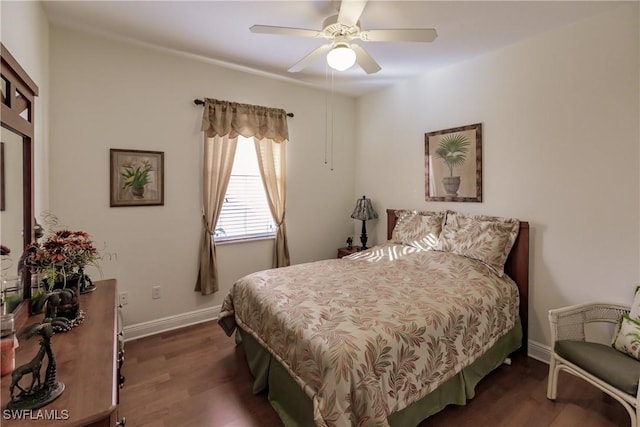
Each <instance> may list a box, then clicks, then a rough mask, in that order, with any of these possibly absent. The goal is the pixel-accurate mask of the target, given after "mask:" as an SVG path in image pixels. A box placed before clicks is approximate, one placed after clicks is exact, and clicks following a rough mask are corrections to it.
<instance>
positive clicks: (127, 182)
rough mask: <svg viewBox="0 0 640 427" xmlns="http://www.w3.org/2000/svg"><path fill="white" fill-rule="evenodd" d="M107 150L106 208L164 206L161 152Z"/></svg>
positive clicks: (162, 157)
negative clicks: (108, 186) (108, 164)
mask: <svg viewBox="0 0 640 427" xmlns="http://www.w3.org/2000/svg"><path fill="white" fill-rule="evenodd" d="M109 151H110V195H111V196H110V205H111V206H112V207H117V206H153V205H164V152H162V151H143V150H121V149H116V148H112V149H110V150H109Z"/></svg>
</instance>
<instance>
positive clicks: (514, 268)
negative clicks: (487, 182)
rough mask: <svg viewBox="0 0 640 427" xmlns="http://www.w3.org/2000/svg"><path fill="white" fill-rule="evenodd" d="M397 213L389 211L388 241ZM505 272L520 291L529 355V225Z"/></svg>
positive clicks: (522, 224) (522, 230) (521, 233)
mask: <svg viewBox="0 0 640 427" xmlns="http://www.w3.org/2000/svg"><path fill="white" fill-rule="evenodd" d="M396 220H397V217H396V211H395V210H394V209H387V240H390V239H391V234H392V232H393V227H395V226H396ZM504 272H505V273H507V275H508V276H509V277H511V278H512V279H513V281H514V282H516V285H518V290H519V291H520V321H521V322H522V347H521V351H523V352H524V354H525V355H526V354H527V340H528V335H529V334H528V331H529V223H528V222H524V221H520V231H519V232H518V238H517V239H516V241H515V243H514V244H513V248H511V252H510V253H509V256H508V257H507V262H506V263H505V265H504Z"/></svg>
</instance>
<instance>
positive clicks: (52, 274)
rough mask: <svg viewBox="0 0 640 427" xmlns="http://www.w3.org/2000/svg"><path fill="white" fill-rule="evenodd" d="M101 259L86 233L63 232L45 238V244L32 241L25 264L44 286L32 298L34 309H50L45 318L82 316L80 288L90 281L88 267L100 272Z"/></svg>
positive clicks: (26, 252)
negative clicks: (86, 268)
mask: <svg viewBox="0 0 640 427" xmlns="http://www.w3.org/2000/svg"><path fill="white" fill-rule="evenodd" d="M99 260H100V256H99V253H98V250H97V249H96V247H95V246H94V244H93V242H92V241H91V238H90V237H89V234H87V233H86V232H84V231H71V230H59V231H55V232H53V233H51V234H49V235H45V236H44V238H43V239H42V241H41V242H39V241H35V242H32V243H31V244H30V245H29V246H28V247H27V249H26V250H25V252H24V254H23V255H22V259H21V263H22V265H24V266H26V267H27V268H29V269H30V271H31V273H32V274H35V275H36V281H37V283H38V285H40V284H43V285H44V289H42V290H39V291H36V295H33V296H32V298H33V304H32V310H33V311H34V312H39V311H41V310H43V309H45V308H46V312H45V317H52V318H54V317H57V316H62V317H66V318H68V319H70V320H73V319H76V318H77V317H78V316H79V315H80V310H79V299H78V298H79V293H80V290H79V289H78V286H79V285H80V286H83V285H84V284H85V282H86V280H89V282H90V279H88V277H87V276H86V275H85V274H84V268H85V267H86V266H94V267H96V268H98V269H100V265H99V262H98V261H99ZM91 285H92V284H91ZM92 286H93V285H92Z"/></svg>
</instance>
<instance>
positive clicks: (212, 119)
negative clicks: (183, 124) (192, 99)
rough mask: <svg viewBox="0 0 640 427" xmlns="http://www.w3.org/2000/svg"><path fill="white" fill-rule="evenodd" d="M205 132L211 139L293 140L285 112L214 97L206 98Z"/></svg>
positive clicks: (203, 127)
mask: <svg viewBox="0 0 640 427" xmlns="http://www.w3.org/2000/svg"><path fill="white" fill-rule="evenodd" d="M202 131H203V132H204V133H205V135H206V136H207V137H209V138H213V137H214V136H225V135H229V136H230V137H231V138H234V137H235V136H237V135H242V136H244V137H246V138H250V137H256V138H258V139H263V138H269V139H272V140H274V141H275V142H278V143H280V142H283V141H287V140H289V129H288V127H287V112H286V111H285V110H283V109H280V108H268V107H261V106H258V105H249V104H240V103H237V102H230V101H220V100H217V99H212V98H205V99H204V111H203V113H202Z"/></svg>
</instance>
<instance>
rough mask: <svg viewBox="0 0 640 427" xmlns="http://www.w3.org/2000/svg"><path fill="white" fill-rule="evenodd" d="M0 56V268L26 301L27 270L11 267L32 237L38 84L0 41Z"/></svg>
mask: <svg viewBox="0 0 640 427" xmlns="http://www.w3.org/2000/svg"><path fill="white" fill-rule="evenodd" d="M0 59H1V68H0V71H1V73H0V74H1V80H0V83H1V92H2V103H1V104H0V107H1V108H2V109H1V111H0V118H1V125H2V131H1V133H0V142H2V144H0V244H2V245H3V246H6V247H8V248H9V249H10V250H11V252H10V254H9V255H8V256H7V255H3V256H2V257H1V258H2V259H1V263H2V264H1V266H2V270H1V272H2V279H3V281H4V280H6V281H7V283H6V285H7V286H9V287H15V286H16V285H18V284H20V285H19V286H21V288H19V289H17V290H16V291H15V295H14V296H15V299H16V300H17V299H20V298H22V299H24V300H25V301H26V300H28V299H29V298H31V275H30V274H29V271H28V270H27V269H26V268H23V269H22V270H21V271H18V270H17V267H18V261H19V260H20V256H21V255H22V252H23V250H24V248H25V247H26V246H27V245H29V243H31V241H32V240H33V221H34V213H33V137H34V119H35V117H34V100H35V97H36V96H37V95H38V87H37V86H36V84H35V83H34V82H33V80H31V78H30V77H29V75H28V74H27V73H26V72H25V70H24V69H23V68H22V67H21V66H20V64H18V62H17V61H16V59H15V58H14V57H13V56H12V55H11V54H10V53H9V51H7V49H6V47H5V46H4V44H2V43H0ZM18 278H20V279H21V280H18ZM3 288H4V286H3ZM24 306H25V303H22V304H20V305H19V306H18V307H24ZM18 307H15V308H14V309H13V312H14V313H15V312H17V311H18ZM20 311H21V312H26V311H28V310H24V309H22V308H21V309H20Z"/></svg>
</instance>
